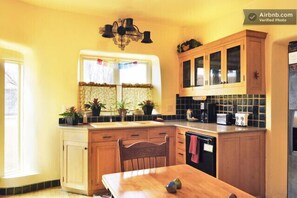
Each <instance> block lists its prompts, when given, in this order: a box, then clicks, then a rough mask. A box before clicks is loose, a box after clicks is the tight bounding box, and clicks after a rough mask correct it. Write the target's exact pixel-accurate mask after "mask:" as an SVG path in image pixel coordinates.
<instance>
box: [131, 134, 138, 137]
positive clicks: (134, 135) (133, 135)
mask: <svg viewBox="0 0 297 198" xmlns="http://www.w3.org/2000/svg"><path fill="white" fill-rule="evenodd" d="M138 136H139V134H132V135H131V137H138Z"/></svg>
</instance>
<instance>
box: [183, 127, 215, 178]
mask: <svg viewBox="0 0 297 198" xmlns="http://www.w3.org/2000/svg"><path fill="white" fill-rule="evenodd" d="M192 135H194V136H197V139H198V140H199V146H200V147H199V148H200V152H199V162H198V163H195V162H192V160H191V157H192V154H191V153H190V152H189V146H190V141H191V136H192ZM186 163H187V164H188V165H190V166H192V167H194V168H197V169H199V170H201V171H203V172H205V173H207V174H209V175H212V176H214V177H216V138H215V137H212V136H207V135H201V134H197V133H195V132H190V131H189V132H186Z"/></svg>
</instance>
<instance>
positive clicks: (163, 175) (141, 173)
mask: <svg viewBox="0 0 297 198" xmlns="http://www.w3.org/2000/svg"><path fill="white" fill-rule="evenodd" d="M176 178H179V179H180V181H181V183H182V188H181V189H177V192H176V193H174V194H172V193H168V192H167V190H166V188H165V187H166V185H167V184H168V183H169V182H170V181H172V180H174V179H176ZM102 182H103V184H104V186H105V187H106V189H108V190H109V191H110V192H111V194H112V195H113V197H115V198H134V197H137V198H142V197H156V198H160V197H185V198H190V197H197V198H198V197H199V198H200V197H201V198H204V197H205V198H208V197H209V198H216V197H218V198H228V197H229V196H230V195H231V194H232V193H233V194H234V195H236V197H237V198H251V197H254V196H252V195H250V194H248V193H246V192H244V191H242V190H240V189H238V188H236V187H234V186H231V185H230V184H227V183H226V182H223V181H221V180H219V179H217V178H215V177H212V176H210V175H208V174H206V173H204V172H202V171H200V170H198V169H195V168H193V167H191V166H189V165H186V164H182V165H174V166H166V167H160V168H153V169H144V170H137V171H128V172H120V173H112V174H106V175H103V176H102Z"/></svg>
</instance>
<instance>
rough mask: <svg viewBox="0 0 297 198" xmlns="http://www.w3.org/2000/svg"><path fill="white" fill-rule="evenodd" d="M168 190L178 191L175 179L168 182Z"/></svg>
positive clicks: (171, 191)
mask: <svg viewBox="0 0 297 198" xmlns="http://www.w3.org/2000/svg"><path fill="white" fill-rule="evenodd" d="M166 190H167V192H169V193H176V184H175V182H174V181H171V182H169V183H168V184H167V186H166Z"/></svg>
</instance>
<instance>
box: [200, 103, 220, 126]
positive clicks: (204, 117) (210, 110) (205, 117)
mask: <svg viewBox="0 0 297 198" xmlns="http://www.w3.org/2000/svg"><path fill="white" fill-rule="evenodd" d="M200 110H201V116H200V121H201V122H204V123H213V122H216V121H217V114H216V104H215V103H206V104H205V103H201V104H200Z"/></svg>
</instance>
